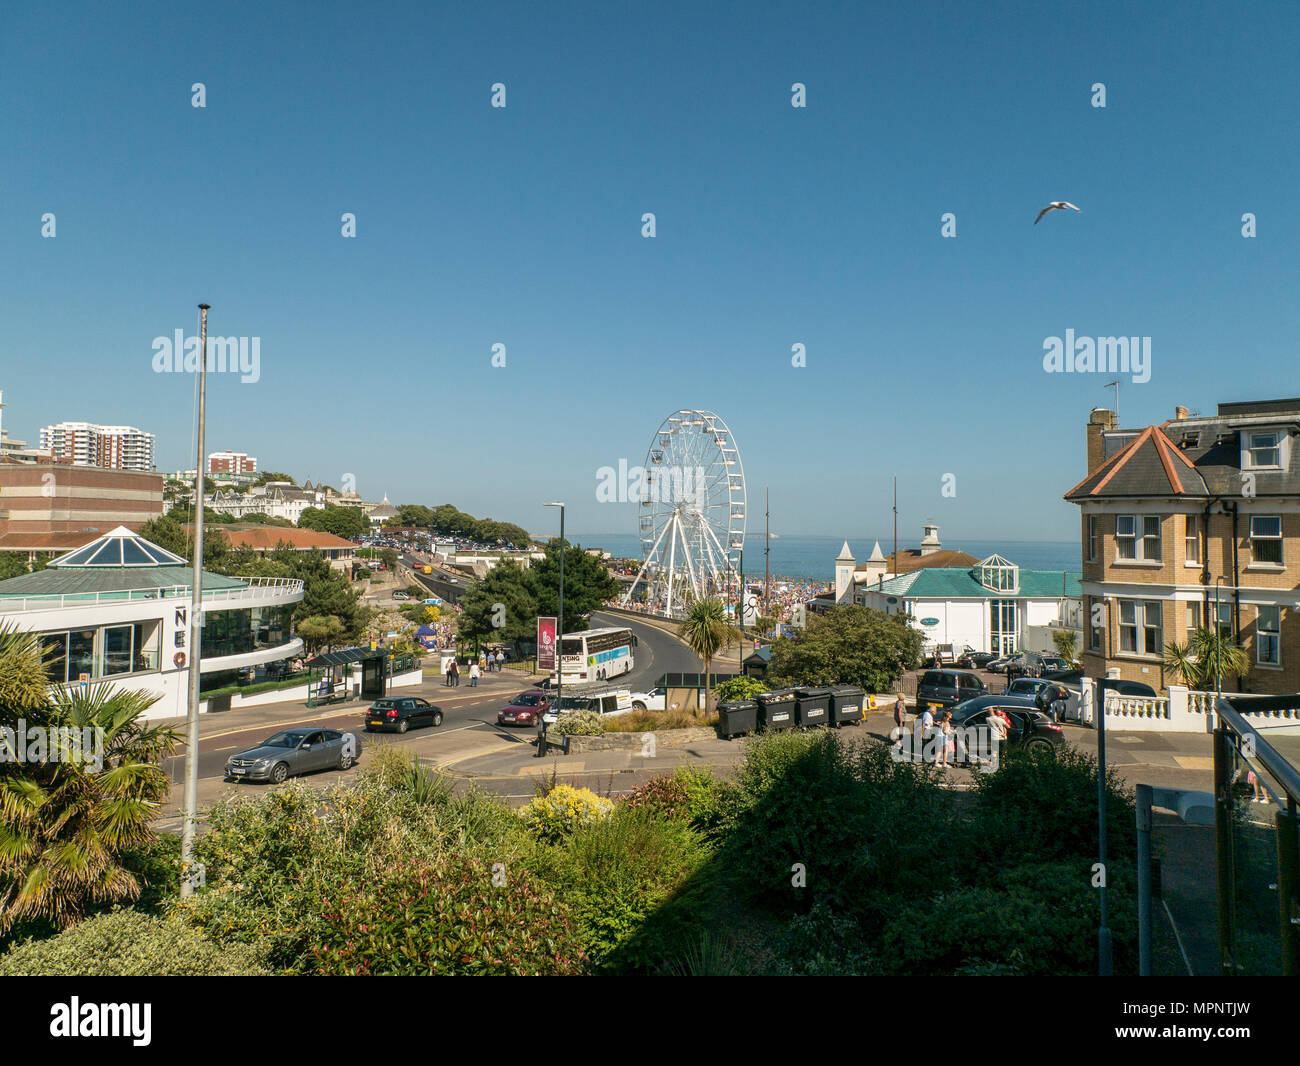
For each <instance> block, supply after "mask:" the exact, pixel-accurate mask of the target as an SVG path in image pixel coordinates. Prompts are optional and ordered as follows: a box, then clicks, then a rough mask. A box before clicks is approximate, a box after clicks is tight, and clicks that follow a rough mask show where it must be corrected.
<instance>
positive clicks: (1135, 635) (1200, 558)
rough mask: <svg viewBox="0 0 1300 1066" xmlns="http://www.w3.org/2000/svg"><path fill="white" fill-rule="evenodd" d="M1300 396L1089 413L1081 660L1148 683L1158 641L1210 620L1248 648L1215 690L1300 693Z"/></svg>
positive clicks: (1156, 679) (1081, 489)
mask: <svg viewBox="0 0 1300 1066" xmlns="http://www.w3.org/2000/svg"><path fill="white" fill-rule="evenodd" d="M1297 438H1300V399H1294V400H1269V401H1257V402H1248V403H1222V404H1219V406H1218V410H1217V412H1216V413H1215V414H1213V415H1204V416H1203V415H1192V414H1190V413H1189V412H1188V410H1187V409H1186V408H1185V407H1179V408H1177V409H1176V411H1175V416H1174V418H1173V419H1171V420H1170V421H1168V422H1164V423H1162V424H1161V425H1159V426H1154V425H1153V426H1146V427H1145V428H1142V429H1121V428H1119V427H1117V426H1116V425H1115V416H1114V413H1113V412H1112V411H1108V410H1102V409H1099V410H1095V411H1093V412H1092V414H1091V416H1090V419H1089V422H1088V426H1087V430H1086V454H1087V463H1088V476H1087V477H1085V478H1084V480H1083V481H1081V482H1080V483H1079V484H1078V485H1076V486H1074V488H1072V489H1070V491H1069V492H1067V493H1066V494H1065V499H1067V500H1069V501H1070V502H1072V503H1075V504H1078V505H1079V510H1080V538H1081V545H1082V558H1083V582H1082V593H1083V623H1084V642H1083V643H1084V647H1083V660H1084V669H1085V670H1086V672H1087V673H1089V674H1091V675H1093V676H1104V675H1105V674H1106V673H1107V672H1114V673H1117V674H1118V676H1119V677H1121V678H1124V679H1126V680H1132V681H1144V682H1146V683H1147V684H1149V685H1151V686H1153V687H1154V688H1157V689H1160V688H1163V687H1165V686H1167V684H1169V683H1170V682H1176V681H1177V679H1176V678H1174V677H1169V676H1166V670H1165V668H1164V666H1163V665H1162V660H1163V651H1164V647H1165V645H1166V644H1168V643H1169V642H1171V641H1177V642H1179V643H1182V642H1184V641H1186V640H1187V638H1188V636H1189V634H1190V633H1191V632H1192V631H1193V630H1195V629H1197V628H1199V627H1201V626H1212V625H1215V624H1217V625H1218V626H1219V628H1220V629H1221V630H1222V631H1223V632H1225V633H1230V634H1231V635H1232V637H1233V638H1234V639H1235V641H1236V642H1237V644H1238V645H1239V646H1240V647H1242V648H1243V649H1244V650H1245V651H1246V653H1247V656H1248V657H1249V660H1250V670H1249V672H1248V673H1247V675H1246V676H1245V677H1244V678H1242V679H1241V680H1240V683H1238V680H1237V679H1236V678H1231V677H1225V678H1224V682H1223V685H1224V688H1225V689H1226V690H1235V689H1237V688H1238V685H1239V687H1240V689H1241V690H1243V691H1248V692H1257V693H1276V694H1281V693H1289V692H1296V691H1300V446H1298V445H1297V443H1296V442H1297Z"/></svg>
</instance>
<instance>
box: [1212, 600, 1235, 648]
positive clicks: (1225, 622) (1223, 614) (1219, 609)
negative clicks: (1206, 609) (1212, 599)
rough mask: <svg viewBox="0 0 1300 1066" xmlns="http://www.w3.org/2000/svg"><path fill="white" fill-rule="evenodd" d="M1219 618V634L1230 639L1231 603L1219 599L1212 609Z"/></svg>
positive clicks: (1225, 638)
mask: <svg viewBox="0 0 1300 1066" xmlns="http://www.w3.org/2000/svg"><path fill="white" fill-rule="evenodd" d="M1214 614H1215V617H1216V618H1218V620H1219V636H1220V637H1222V638H1223V639H1224V640H1231V639H1232V604H1230V603H1224V602H1222V601H1220V602H1219V603H1218V604H1217V605H1216V607H1215V611H1214Z"/></svg>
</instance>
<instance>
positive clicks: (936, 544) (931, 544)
mask: <svg viewBox="0 0 1300 1066" xmlns="http://www.w3.org/2000/svg"><path fill="white" fill-rule="evenodd" d="M922 528H924V530H925V536H924V537H922V538H921V554H922V555H933V554H934V553H935V552H937V551H938V550H939V549H940V548H942V547H943V544H942V542H941V541H940V540H939V527H938V526H936V525H935V524H934V520H933V519H931V520H930V521H929V522H926V523H925V525H924V527H922Z"/></svg>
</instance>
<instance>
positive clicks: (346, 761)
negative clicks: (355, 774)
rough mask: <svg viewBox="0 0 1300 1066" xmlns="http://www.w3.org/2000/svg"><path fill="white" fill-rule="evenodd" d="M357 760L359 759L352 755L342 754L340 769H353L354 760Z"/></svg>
mask: <svg viewBox="0 0 1300 1066" xmlns="http://www.w3.org/2000/svg"><path fill="white" fill-rule="evenodd" d="M356 761H357V760H356V759H354V758H353V757H352V756H351V755H348V754H344V755H342V756H340V757H339V769H340V770H351V769H352V764H353V763H354V762H356Z"/></svg>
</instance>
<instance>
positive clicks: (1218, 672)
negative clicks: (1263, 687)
mask: <svg viewBox="0 0 1300 1066" xmlns="http://www.w3.org/2000/svg"><path fill="white" fill-rule="evenodd" d="M1222 581H1223V576H1222V575H1220V576H1219V577H1216V578H1215V579H1214V705H1215V706H1216V707H1217V706H1218V705H1219V700H1221V699H1223V671H1222V663H1223V634H1222V633H1221V632H1220V631H1219V587H1220V583H1221V582H1222ZM1237 687H1238V688H1241V685H1240V684H1239V685H1238V686H1237Z"/></svg>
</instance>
